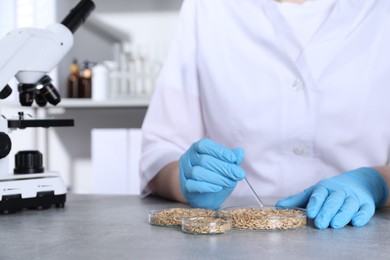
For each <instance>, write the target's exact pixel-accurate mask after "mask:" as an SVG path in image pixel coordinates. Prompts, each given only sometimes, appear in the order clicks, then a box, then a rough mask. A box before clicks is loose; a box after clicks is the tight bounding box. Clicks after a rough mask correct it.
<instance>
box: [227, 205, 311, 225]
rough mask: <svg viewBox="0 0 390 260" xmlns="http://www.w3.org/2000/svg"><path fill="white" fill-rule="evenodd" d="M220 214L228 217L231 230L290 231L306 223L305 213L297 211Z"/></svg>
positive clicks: (249, 210) (244, 210) (252, 210)
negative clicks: (230, 221)
mask: <svg viewBox="0 0 390 260" xmlns="http://www.w3.org/2000/svg"><path fill="white" fill-rule="evenodd" d="M221 213H222V214H228V215H230V216H231V218H232V225H233V228H237V229H252V230H272V229H291V228H298V227H302V226H305V225H306V223H307V218H306V214H305V212H304V211H302V210H298V209H276V208H236V209H226V210H222V211H221Z"/></svg>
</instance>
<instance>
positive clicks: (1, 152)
mask: <svg viewBox="0 0 390 260" xmlns="http://www.w3.org/2000/svg"><path fill="white" fill-rule="evenodd" d="M0 144H1V145H0V159H2V158H4V157H6V156H7V155H8V154H9V153H10V152H11V147H12V143H11V139H10V138H9V136H8V135H7V134H6V133H4V132H0Z"/></svg>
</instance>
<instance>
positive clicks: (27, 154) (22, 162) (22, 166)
mask: <svg viewBox="0 0 390 260" xmlns="http://www.w3.org/2000/svg"><path fill="white" fill-rule="evenodd" d="M42 172H44V168H43V166H42V154H41V153H40V152H39V151H19V152H18V153H17V154H15V169H14V173H15V174H31V173H42Z"/></svg>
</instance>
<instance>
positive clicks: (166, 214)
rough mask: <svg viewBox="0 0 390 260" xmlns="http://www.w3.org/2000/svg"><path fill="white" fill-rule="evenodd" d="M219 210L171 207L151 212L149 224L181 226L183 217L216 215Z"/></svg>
mask: <svg viewBox="0 0 390 260" xmlns="http://www.w3.org/2000/svg"><path fill="white" fill-rule="evenodd" d="M216 214H217V211H215V210H210V209H202V208H169V209H163V210H152V211H151V212H149V224H151V225H154V226H163V227H180V226H181V224H182V219H183V218H189V217H206V216H215V215H216Z"/></svg>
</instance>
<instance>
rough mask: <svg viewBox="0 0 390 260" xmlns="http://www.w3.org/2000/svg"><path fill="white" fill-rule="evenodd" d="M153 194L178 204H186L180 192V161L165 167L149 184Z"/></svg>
mask: <svg viewBox="0 0 390 260" xmlns="http://www.w3.org/2000/svg"><path fill="white" fill-rule="evenodd" d="M149 187H150V189H151V190H152V193H153V194H155V195H158V196H160V197H162V198H165V199H169V200H174V201H178V202H186V199H185V198H184V196H183V194H181V192H180V179H179V161H175V162H171V163H169V164H167V165H166V166H165V167H163V168H162V169H161V170H160V171H159V172H158V174H157V175H156V176H155V177H154V178H153V179H152V180H151V181H150V182H149Z"/></svg>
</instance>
